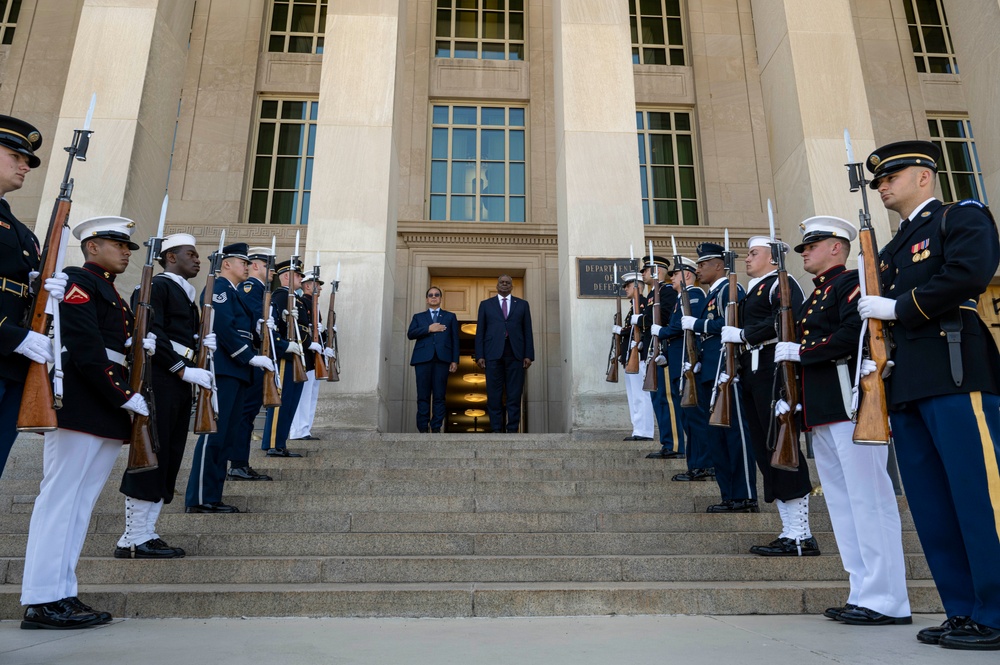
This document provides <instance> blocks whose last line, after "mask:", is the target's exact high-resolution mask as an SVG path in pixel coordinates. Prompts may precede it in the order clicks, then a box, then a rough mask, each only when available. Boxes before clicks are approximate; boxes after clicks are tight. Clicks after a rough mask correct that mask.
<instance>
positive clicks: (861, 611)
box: [837, 607, 913, 626]
mask: <svg viewBox="0 0 1000 665" xmlns="http://www.w3.org/2000/svg"><path fill="white" fill-rule="evenodd" d="M837 618H838V620H840V621H843V622H844V623H846V624H847V625H848V626H893V625H896V626H902V625H906V624H911V623H913V617H909V616H905V617H891V616H888V615H886V614H880V613H878V612H876V611H875V610H870V609H868V608H867V607H855V608H854V609H853V610H845V611H843V612H841V613H840V616H839V617H837Z"/></svg>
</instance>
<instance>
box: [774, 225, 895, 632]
mask: <svg viewBox="0 0 1000 665" xmlns="http://www.w3.org/2000/svg"><path fill="white" fill-rule="evenodd" d="M801 226H802V234H803V236H802V243H801V244H800V245H798V246H796V247H795V251H796V252H799V253H801V254H802V265H803V267H804V268H805V270H806V272H808V273H809V274H811V275H814V277H813V290H812V291H811V292H810V294H809V295H808V296H807V297H806V300H805V302H803V303H802V307H801V308H800V309H799V312H798V314H797V320H798V327H799V339H800V341H801V343H800V344H796V343H794V342H778V344H777V345H775V350H774V359H775V361H776V362H781V361H784V360H788V361H792V362H799V363H801V365H802V366H801V370H800V376H801V382H802V383H801V385H802V390H801V391H800V395H801V399H802V422H803V425H805V427H807V428H809V429H810V430H811V431H812V441H813V453H814V454H815V456H816V470H817V472H818V473H819V479H820V482H821V483H822V484H823V494H824V497H825V499H826V506H827V510H828V511H829V513H830V522H831V523H832V524H833V534H834V536H835V537H836V539H837V548H838V549H839V550H840V558H841V561H842V562H843V564H844V570H846V571H847V574H848V576H849V581H850V593H849V595H848V597H847V603H846V604H845V605H843V606H840V607H831V608H829V609H827V610H826V611H825V612H824V615H825V616H826V617H828V618H830V619H835V620H837V621H843V622H844V623H846V624H850V625H861V626H875V625H886V624H908V623H912V619H911V618H910V602H909V599H908V598H907V592H906V564H905V561H904V559H903V544H902V533H901V531H902V529H901V525H900V520H899V508H898V506H897V504H896V494H895V492H894V491H893V489H892V481H891V480H890V479H889V473H888V471H887V470H886V464H887V463H888V458H889V448H888V446H863V445H858V444H855V443H854V441H853V437H854V423H853V422H851V411H852V407H851V396H852V387H853V379H854V370H855V369H856V367H857V362H858V361H857V352H858V337H859V335H860V333H861V318H860V317H859V316H858V301H859V299H860V294H861V288H860V286H859V285H858V272H857V271H856V270H847V269H846V268H845V266H844V261H845V260H846V259H847V257H848V255H849V254H850V251H851V241H852V240H854V239H855V238H856V237H857V235H858V232H857V229H855V228H854V227H853V226H852V225H851V223H850V222H848V221H847V220H845V219H840V218H839V217H825V216H818V217H810V218H809V219H807V220H805V221H804V222H802V225H801ZM786 409H788V406H787V405H786V404H785V402H784V401H783V400H779V402H778V407H777V408H776V410H781V411H782V412H784V413H787V410H786Z"/></svg>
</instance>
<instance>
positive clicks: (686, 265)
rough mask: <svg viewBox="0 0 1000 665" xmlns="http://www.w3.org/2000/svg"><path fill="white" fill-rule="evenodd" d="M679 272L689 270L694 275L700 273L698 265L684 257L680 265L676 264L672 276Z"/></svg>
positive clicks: (671, 272)
mask: <svg viewBox="0 0 1000 665" xmlns="http://www.w3.org/2000/svg"><path fill="white" fill-rule="evenodd" d="M678 270H687V271H688V272H690V273H691V274H692V275H693V274H695V273H696V272H697V271H698V264H697V263H695V262H694V261H692V260H691V259H689V258H688V257H686V256H682V257H681V261H680V264H677V263H676V262H675V263H674V269H673V270H671V271H670V274H671V275H673V274H674V273H675V272H677V271H678Z"/></svg>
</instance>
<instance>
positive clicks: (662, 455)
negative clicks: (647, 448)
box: [646, 450, 684, 459]
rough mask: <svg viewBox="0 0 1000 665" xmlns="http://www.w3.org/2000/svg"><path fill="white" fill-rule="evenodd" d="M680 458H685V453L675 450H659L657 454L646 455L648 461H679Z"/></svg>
mask: <svg viewBox="0 0 1000 665" xmlns="http://www.w3.org/2000/svg"><path fill="white" fill-rule="evenodd" d="M680 457H684V453H678V452H675V451H673V450H657V451H656V452H655V453H649V454H648V455H646V459H678V458H680Z"/></svg>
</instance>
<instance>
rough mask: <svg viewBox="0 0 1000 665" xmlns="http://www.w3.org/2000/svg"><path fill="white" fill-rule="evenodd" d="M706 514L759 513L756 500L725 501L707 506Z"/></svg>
mask: <svg viewBox="0 0 1000 665" xmlns="http://www.w3.org/2000/svg"><path fill="white" fill-rule="evenodd" d="M705 512H706V513H759V512H760V506H759V505H757V500H756V499H726V500H725V501H723V502H722V503H717V504H715V505H714V506H709V507H708V508H706V509H705Z"/></svg>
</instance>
